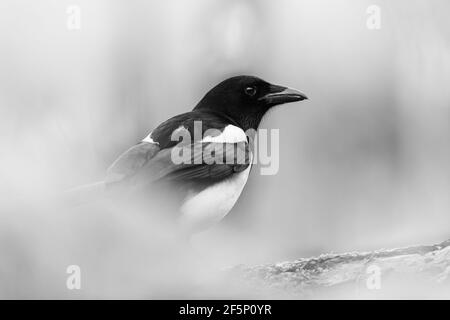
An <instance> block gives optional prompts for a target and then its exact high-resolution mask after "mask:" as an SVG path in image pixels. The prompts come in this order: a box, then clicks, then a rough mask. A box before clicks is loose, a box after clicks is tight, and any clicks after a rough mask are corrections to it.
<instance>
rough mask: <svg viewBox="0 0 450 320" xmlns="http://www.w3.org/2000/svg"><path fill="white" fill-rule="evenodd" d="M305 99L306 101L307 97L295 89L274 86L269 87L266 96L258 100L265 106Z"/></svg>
mask: <svg viewBox="0 0 450 320" xmlns="http://www.w3.org/2000/svg"><path fill="white" fill-rule="evenodd" d="M306 99H308V97H307V96H306V95H305V94H304V93H303V92H300V91H298V90H296V89H292V88H287V87H282V86H275V85H272V86H271V87H270V92H269V93H268V94H266V95H264V96H262V97H261V98H259V100H263V101H265V102H266V103H267V104H271V105H276V104H282V103H288V102H294V101H302V100H306Z"/></svg>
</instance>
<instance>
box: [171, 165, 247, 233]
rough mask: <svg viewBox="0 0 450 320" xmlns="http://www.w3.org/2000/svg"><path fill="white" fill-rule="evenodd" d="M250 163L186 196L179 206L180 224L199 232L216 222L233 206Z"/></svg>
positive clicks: (184, 227)
mask: <svg viewBox="0 0 450 320" xmlns="http://www.w3.org/2000/svg"><path fill="white" fill-rule="evenodd" d="M250 168H251V165H249V166H248V167H247V168H246V169H245V170H243V171H241V172H237V173H235V174H233V175H232V176H231V177H229V178H227V179H225V180H222V181H220V182H217V183H215V184H213V185H211V186H209V187H207V188H206V189H204V190H202V191H201V192H199V193H197V194H196V195H193V196H191V197H188V198H187V199H186V200H185V201H184V203H183V204H182V206H181V209H180V212H181V216H180V218H179V223H180V226H181V228H182V229H183V230H185V231H188V232H192V233H195V232H199V231H202V230H204V229H207V228H208V227H210V226H212V225H214V224H216V223H217V222H219V221H220V220H221V219H223V218H224V217H225V216H226V215H227V213H228V212H229V211H230V210H231V209H232V208H233V206H234V204H235V203H236V201H237V200H238V198H239V196H240V195H241V193H242V190H243V189H244V186H245V184H246V183H247V179H248V176H249V173H250Z"/></svg>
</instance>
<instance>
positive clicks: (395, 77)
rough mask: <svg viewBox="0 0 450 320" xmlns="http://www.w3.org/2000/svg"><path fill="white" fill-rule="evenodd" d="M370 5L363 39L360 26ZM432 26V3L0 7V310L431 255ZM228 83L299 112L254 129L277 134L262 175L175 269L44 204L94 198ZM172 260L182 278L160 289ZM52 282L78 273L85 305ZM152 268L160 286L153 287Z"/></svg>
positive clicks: (448, 52) (164, 247) (445, 129)
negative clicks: (322, 257) (273, 95)
mask: <svg viewBox="0 0 450 320" xmlns="http://www.w3.org/2000/svg"><path fill="white" fill-rule="evenodd" d="M370 5H377V6H379V8H380V9H381V15H380V27H381V28H380V29H375V30H373V29H369V28H368V27H367V20H368V19H369V17H370V14H368V13H367V11H366V10H367V8H368V7H369V6H370ZM74 6H75V9H74ZM449 9H450V3H449V2H448V1H446V0H431V1H424V0H416V1H411V0H408V1H406V0H398V1H387V0H377V1H365V0H363V1H357V2H356V1H352V0H340V1H332V0H319V1H317V0H314V1H313V0H308V1H301V0H282V1H268V0H258V1H244V0H227V1H209V0H193V1H181V0H171V1H164V2H163V1H138V0H132V1H118V0H95V1H92V0H90V1H88V0H76V1H65V0H63V1H61V0H58V1H56V0H54V1H50V0H41V1H38V2H37V1H31V0H14V1H13V0H0V39H1V41H0V146H1V149H0V150H1V151H0V152H1V156H0V196H1V199H0V255H1V257H0V282H1V283H0V297H3V298H5V297H6V298H10V297H41V298H46V297H63V298H64V297H66V298H67V297H68V298H71V297H180V296H181V297H184V296H188V297H191V296H192V294H193V292H197V293H198V292H199V291H198V290H200V289H199V288H204V287H205V285H201V284H198V283H197V282H199V283H203V284H204V283H209V281H210V280H211V279H215V278H214V276H213V275H212V274H213V273H214V272H212V273H211V278H209V276H208V277H207V278H208V279H206V278H205V274H206V273H203V272H200V271H199V268H198V266H197V265H196V263H199V264H201V265H203V262H204V261H207V262H208V263H211V265H212V267H211V268H210V269H211V270H218V269H220V268H222V267H226V266H229V265H234V264H238V263H246V264H256V263H271V262H276V261H283V260H293V259H296V258H300V257H308V256H312V255H318V254H321V253H326V252H347V251H353V250H364V251H368V250H373V249H378V248H382V247H386V248H393V247H399V246H405V245H412V244H431V243H436V242H440V241H443V240H446V239H447V238H448V236H449V229H450V197H449V190H450V144H449V138H450V122H449V121H450V90H448V86H449V83H450V22H449V20H448V17H447V13H448V12H449ZM74 10H75V11H74ZM74 14H75V17H74ZM77 14H79V15H78V16H77ZM74 19H75V20H74ZM77 19H78V22H79V24H77V23H78V22H77ZM74 26H75V27H74ZM236 74H252V75H256V76H259V77H261V78H263V79H265V80H267V81H269V82H273V83H278V84H283V85H287V86H291V87H294V88H298V89H300V90H302V91H304V92H305V93H306V94H307V95H308V96H309V97H310V100H308V101H307V102H304V103H295V104H289V105H286V106H284V107H281V108H278V109H276V110H274V111H273V112H271V113H270V114H269V115H267V117H266V118H265V119H264V120H263V123H262V125H261V127H262V128H269V129H270V128H276V129H279V130H280V170H279V172H278V174H276V175H273V176H262V175H260V174H259V172H260V171H259V170H258V169H256V170H252V173H251V176H250V179H249V182H248V184H247V187H246V189H245V190H244V192H243V194H242V196H241V198H240V200H239V201H238V203H237V205H236V206H235V208H234V209H233V211H232V212H231V213H230V214H229V215H228V216H227V217H226V218H225V220H224V221H223V222H222V223H221V224H219V225H217V226H216V227H215V228H213V229H211V230H210V231H207V232H205V233H202V234H199V235H198V236H196V237H195V238H194V239H192V243H191V246H190V249H189V250H192V252H191V251H188V252H189V254H187V253H186V252H187V251H186V250H179V248H175V249H174V247H176V246H172V247H171V246H170V245H168V243H169V242H170V241H169V240H168V241H169V242H164V241H162V242H156V241H155V240H154V238H153V237H154V235H155V234H159V235H160V236H158V239H159V240H161V239H164V237H165V235H164V234H165V231H164V230H163V229H161V228H158V227H157V226H155V224H154V223H152V222H151V221H147V220H145V217H136V215H133V214H132V213H129V212H126V210H119V209H117V208H105V207H102V208H101V209H98V208H97V209H96V208H95V207H90V208H89V209H88V208H85V209H81V210H78V212H74V211H73V210H71V209H68V210H62V209H61V210H56V209H54V208H53V207H52V205H51V203H48V202H47V201H46V200H45V199H46V198H47V197H46V196H47V195H49V194H53V193H56V192H60V191H62V190H66V189H68V188H71V187H74V186H77V185H80V184H84V183H89V182H92V181H97V180H100V179H102V178H103V176H104V172H105V169H106V168H107V167H108V166H109V164H110V163H111V162H112V161H113V160H114V159H115V157H117V156H118V155H119V154H120V153H121V152H122V151H124V150H125V149H127V148H128V147H129V146H131V145H132V144H134V143H136V142H137V141H139V140H141V139H142V138H143V137H145V136H146V135H147V134H148V133H149V132H150V131H151V130H152V129H153V128H154V127H155V126H157V125H158V124H159V123H160V122H162V121H164V120H166V119H167V118H169V117H171V116H173V115H176V114H178V113H181V112H185V111H188V110H190V109H192V108H193V107H194V106H195V104H196V103H197V102H198V100H199V99H200V98H201V97H202V96H203V94H205V93H206V91H207V90H209V89H210V88H211V87H212V86H213V85H215V84H216V83H218V82H219V81H221V80H223V79H225V78H227V77H229V76H231V75H236ZM168 248H172V249H173V250H171V249H168ZM186 255H188V256H189V257H187V256H186ZM178 259H180V260H178ZM186 259H187V260H186ZM186 261H190V262H192V264H190V266H191V267H192V268H191V269H189V268H186V269H187V270H183V272H184V273H177V272H178V271H180V270H179V269H183V268H182V267H181V265H183V264H184V263H186ZM69 264H78V265H80V267H81V269H82V270H85V271H82V272H83V279H85V280H83V284H84V285H83V290H80V291H78V292H74V291H70V292H69V291H68V290H67V289H66V288H65V279H66V277H67V274H66V272H65V271H66V269H65V268H66V266H67V265H69ZM168 266H170V267H168ZM156 269H157V270H166V271H167V270H170V271H167V272H173V275H174V276H173V277H172V276H170V278H171V279H172V280H171V281H169V282H170V283H167V282H164V281H163V282H164V284H161V283H160V282H161V281H162V280H161V277H160V276H154V274H155V273H154V271H155V270H156ZM197 273H202V275H201V276H199V277H196V276H194V275H195V274H197ZM158 275H159V273H158ZM175 275H178V276H179V277H180V278H182V279H186V278H190V279H195V281H193V282H195V283H194V284H193V283H190V284H189V285H186V286H184V285H180V282H178V280H179V279H178V278H177V276H175ZM197 280H198V281H197ZM146 281H150V283H152V286H151V288H152V289H151V290H149V287H148V285H147V284H146ZM200 292H202V291H201V290H200ZM216 294H217V293H216ZM200 295H201V296H209V293H204V294H203V295H202V294H200Z"/></svg>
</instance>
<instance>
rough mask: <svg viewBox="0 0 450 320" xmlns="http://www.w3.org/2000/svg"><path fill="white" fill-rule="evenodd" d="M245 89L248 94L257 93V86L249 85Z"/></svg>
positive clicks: (251, 95)
mask: <svg viewBox="0 0 450 320" xmlns="http://www.w3.org/2000/svg"><path fill="white" fill-rule="evenodd" d="M244 91H245V94H246V95H249V96H250V97H253V96H254V95H255V94H256V87H247V88H245V90H244Z"/></svg>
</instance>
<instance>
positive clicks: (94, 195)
mask: <svg viewBox="0 0 450 320" xmlns="http://www.w3.org/2000/svg"><path fill="white" fill-rule="evenodd" d="M105 196H106V184H105V182H104V181H98V182H94V183H90V184H86V185H82V186H79V187H75V188H72V189H69V190H67V191H65V192H64V193H63V195H62V199H61V200H62V201H63V202H64V204H66V205H69V206H78V205H82V204H86V203H90V202H93V201H97V200H101V199H103V198H104V197H105Z"/></svg>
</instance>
